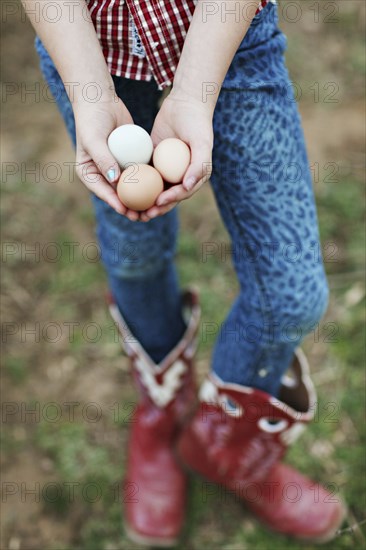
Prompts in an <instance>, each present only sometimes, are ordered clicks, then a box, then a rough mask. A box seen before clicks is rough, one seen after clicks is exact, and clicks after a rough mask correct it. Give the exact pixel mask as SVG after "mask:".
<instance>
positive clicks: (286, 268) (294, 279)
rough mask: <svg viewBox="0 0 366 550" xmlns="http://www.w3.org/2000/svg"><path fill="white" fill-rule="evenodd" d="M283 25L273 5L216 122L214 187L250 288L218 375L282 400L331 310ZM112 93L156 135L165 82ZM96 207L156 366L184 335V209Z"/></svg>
mask: <svg viewBox="0 0 366 550" xmlns="http://www.w3.org/2000/svg"><path fill="white" fill-rule="evenodd" d="M277 23H278V22H277V8H276V6H275V5H273V4H270V5H269V6H267V7H266V8H265V9H264V10H263V11H262V12H260V14H258V15H257V16H256V17H255V19H254V20H253V22H252V24H251V26H250V29H249V31H248V33H247V35H246V37H245V38H244V40H243V42H242V44H241V45H240V47H239V49H238V51H237V53H236V54H235V57H234V59H233V61H232V63H231V66H230V68H229V70H228V73H227V75H226V78H225V80H224V83H223V86H222V89H221V92H220V96H219V99H218V103H217V106H216V110H215V114H214V121H213V124H214V148H213V173H212V177H211V185H212V188H213V191H214V194H215V198H216V202H217V206H218V209H219V211H220V213H221V216H222V219H223V221H224V224H225V226H226V228H227V230H228V233H229V235H230V237H231V241H232V251H233V254H232V258H233V263H234V267H235V270H236V274H237V277H238V280H239V283H240V292H239V295H238V297H237V299H236V300H235V303H234V304H233V305H232V308H231V310H230V312H229V314H228V317H227V318H226V320H225V322H224V323H223V325H222V327H221V330H220V332H219V334H218V337H217V340H216V344H215V347H214V350H213V356H212V369H213V371H214V372H215V373H216V374H217V375H218V376H219V377H220V378H221V379H223V380H224V381H227V382H232V383H238V384H244V385H247V386H251V387H256V388H259V389H262V390H264V391H267V392H269V393H271V394H272V395H276V394H277V393H278V390H279V386H280V380H281V376H282V375H283V373H284V371H285V370H286V369H287V368H288V366H289V364H290V362H291V359H292V356H293V352H294V349H295V347H296V346H298V345H299V343H300V342H301V340H302V339H303V338H304V336H305V335H306V334H308V333H309V332H310V331H311V330H312V329H313V327H314V326H315V325H316V324H317V323H318V321H319V319H320V318H321V317H322V315H323V313H324V310H325V308H326V305H327V302H328V287H327V282H326V277H325V274H324V267H323V262H322V258H321V254H320V252H319V250H320V245H319V234H318V222H317V216H316V208H315V203H314V195H313V189H312V181H311V176H310V170H309V166H308V159H307V153H306V148H305V143H304V136H303V131H302V127H301V120H300V117H299V113H298V109H297V105H296V102H295V99H294V96H293V93H292V86H291V82H290V79H289V76H288V72H287V69H286V67H285V64H284V51H285V49H286V38H285V36H284V35H283V33H282V32H281V31H280V30H279V28H278V24H277ZM36 47H37V50H38V52H39V54H40V58H41V67H42V70H43V73H44V76H45V78H46V80H47V81H48V83H49V85H50V86H51V88H52V90H53V92H54V94H55V97H56V98H57V103H58V106H59V108H60V110H61V113H62V114H63V116H64V119H65V123H66V126H67V128H68V130H69V133H70V135H71V137H72V139H73V141H74V143H75V125H74V118H73V115H72V109H71V106H70V103H69V101H68V98H67V96H66V93H65V90H64V88H63V85H62V82H61V80H60V77H59V75H58V73H57V71H56V69H55V67H54V65H53V63H52V61H51V59H50V58H49V56H48V54H47V52H46V51H45V49H44V47H43V46H42V44H41V43H40V41H39V40H37V42H36ZM114 83H115V87H116V91H117V94H118V95H119V97H121V99H122V100H123V101H124V102H125V104H126V106H127V107H128V109H129V110H130V112H131V115H132V117H133V118H134V121H135V123H136V124H139V125H141V126H142V127H144V128H145V129H146V130H147V131H150V130H151V128H152V125H153V121H154V117H155V115H156V113H157V109H158V107H157V102H158V100H159V98H160V95H161V92H159V90H158V89H157V86H156V83H155V82H154V81H151V82H138V81H131V80H127V79H124V78H120V77H114ZM191 200H194V198H193V199H191ZM93 203H94V207H95V213H96V220H97V234H98V238H99V241H100V245H101V250H102V261H103V263H104V266H105V268H106V271H107V275H108V280H109V285H110V287H111V290H112V293H113V294H114V296H115V299H116V301H117V303H118V306H119V308H120V309H121V311H122V314H123V315H124V317H125V318H126V320H127V322H128V324H129V325H130V327H131V329H132V332H133V333H134V334H135V336H136V337H137V338H138V339H139V341H140V342H141V343H142V345H143V346H144V347H145V349H146V350H147V352H148V353H149V354H150V355H151V356H152V357H153V359H154V360H155V361H156V362H158V361H159V360H161V359H162V358H163V357H164V355H165V354H166V353H168V351H169V350H170V349H171V348H172V347H173V346H174V345H175V344H176V342H177V341H178V340H179V338H180V337H181V334H182V332H183V331H184V326H185V325H184V320H183V318H182V314H181V302H180V290H179V284H178V280H177V276H176V271H175V266H174V254H175V246H176V238H177V234H178V222H177V209H174V210H173V211H171V212H169V213H168V214H166V215H165V216H162V217H160V218H156V219H154V220H151V221H150V222H148V223H142V222H130V221H129V220H128V219H126V218H125V217H123V216H120V215H119V214H117V213H116V212H115V211H114V210H112V209H111V208H110V207H109V206H108V205H106V204H105V203H104V202H102V201H101V200H99V199H98V198H96V197H93ZM209 246H210V245H206V250H207V251H209V250H210V248H209ZM212 247H213V248H212V250H213V249H214V248H215V245H214V244H213V245H212ZM117 250H118V252H116V251H117ZM197 269H199V265H198V266H197Z"/></svg>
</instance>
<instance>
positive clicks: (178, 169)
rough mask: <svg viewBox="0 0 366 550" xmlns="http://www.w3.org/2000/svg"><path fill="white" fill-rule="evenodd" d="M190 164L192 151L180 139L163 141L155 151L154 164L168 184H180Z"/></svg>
mask: <svg viewBox="0 0 366 550" xmlns="http://www.w3.org/2000/svg"><path fill="white" fill-rule="evenodd" d="M190 162H191V151H190V149H189V147H188V145H187V144H186V143H184V141H181V140H180V139H177V138H167V139H163V141H161V142H160V143H159V144H158V145H157V146H156V148H155V150H154V154H153V164H154V166H155V168H156V169H157V170H158V171H159V172H160V174H161V175H162V176H163V178H164V180H165V181H167V182H168V183H180V182H181V181H182V180H183V176H184V174H185V172H186V170H187V168H188V166H189V163H190Z"/></svg>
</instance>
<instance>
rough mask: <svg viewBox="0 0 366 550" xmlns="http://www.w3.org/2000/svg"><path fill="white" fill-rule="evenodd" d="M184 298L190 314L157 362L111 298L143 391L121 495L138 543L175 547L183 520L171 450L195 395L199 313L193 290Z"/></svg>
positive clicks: (182, 488)
mask: <svg viewBox="0 0 366 550" xmlns="http://www.w3.org/2000/svg"><path fill="white" fill-rule="evenodd" d="M184 303H185V306H186V307H185V309H187V310H189V315H190V317H189V320H188V322H187V329H186V331H185V333H184V335H183V337H182V339H181V341H180V342H179V343H178V344H177V345H176V347H175V348H174V349H173V350H172V351H171V352H170V353H169V355H168V356H167V357H166V358H165V359H164V360H163V361H162V362H161V363H160V364H159V365H156V364H155V363H154V362H153V361H152V359H151V358H150V357H149V356H148V354H147V353H146V352H145V350H144V349H143V348H142V347H141V345H140V344H139V343H138V342H137V341H136V339H135V338H134V337H133V336H132V334H131V333H130V331H129V329H128V328H127V325H126V323H125V321H124V320H123V318H122V316H121V314H120V312H119V309H118V307H117V306H116V304H115V303H114V302H113V300H110V306H109V308H110V313H111V315H112V317H113V319H114V321H115V322H116V324H117V326H118V328H119V331H120V334H121V335H122V342H123V347H124V349H125V351H126V353H127V354H128V356H129V357H130V360H131V368H132V374H133V378H134V380H135V383H136V385H137V387H138V390H139V394H140V401H139V404H138V406H137V408H136V409H135V411H134V415H133V418H132V421H131V430H130V437H129V446H128V458H127V473H126V478H125V484H124V498H123V502H124V506H125V526H126V532H127V534H128V536H129V537H130V538H131V539H132V540H133V541H135V542H137V543H138V544H147V545H152V546H172V545H173V544H175V543H176V542H177V538H178V536H179V533H180V530H181V527H182V524H183V520H184V511H185V497H186V476H185V474H184V472H183V471H182V469H181V468H180V466H179V465H178V463H177V461H176V459H175V456H174V455H173V444H174V442H175V440H176V437H177V434H178V431H179V430H180V429H181V425H182V422H183V420H184V418H185V416H186V415H187V413H188V412H189V410H191V408H192V404H193V403H194V402H195V399H196V398H195V384H194V379H193V373H192V358H193V355H194V352H195V349H196V333H197V328H198V322H199V317H200V308H199V305H198V297H197V296H196V295H195V294H194V293H193V292H187V293H186V294H185V295H184Z"/></svg>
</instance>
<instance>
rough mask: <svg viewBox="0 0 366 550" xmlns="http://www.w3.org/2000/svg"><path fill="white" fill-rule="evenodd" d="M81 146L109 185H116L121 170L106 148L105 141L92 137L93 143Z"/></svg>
mask: <svg viewBox="0 0 366 550" xmlns="http://www.w3.org/2000/svg"><path fill="white" fill-rule="evenodd" d="M83 146H84V148H85V150H86V151H87V152H88V155H89V156H90V157H91V158H92V159H93V161H94V164H95V165H96V167H97V168H98V170H99V172H100V173H101V174H102V175H103V176H104V178H105V179H106V180H107V181H108V182H109V183H111V184H114V183H117V182H118V180H119V177H120V175H121V170H120V167H119V165H118V163H117V161H116V159H115V158H114V156H113V155H112V153H111V152H110V150H109V148H108V145H107V141H106V140H105V139H101V138H99V139H98V138H95V136H93V141H92V142H91V143H84V144H83Z"/></svg>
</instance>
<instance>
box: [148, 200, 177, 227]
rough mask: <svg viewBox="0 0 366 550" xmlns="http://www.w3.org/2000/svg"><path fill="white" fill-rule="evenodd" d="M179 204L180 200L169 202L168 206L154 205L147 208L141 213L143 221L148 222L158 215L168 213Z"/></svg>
mask: <svg viewBox="0 0 366 550" xmlns="http://www.w3.org/2000/svg"><path fill="white" fill-rule="evenodd" d="M177 204H178V202H172V203H169V204H168V205H167V206H152V207H151V208H149V210H146V211H145V212H143V213H142V214H141V221H144V222H147V221H150V220H152V219H154V218H157V217H158V216H163V215H164V214H167V213H168V212H169V211H170V210H173V208H174V207H175V206H176V205H177Z"/></svg>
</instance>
